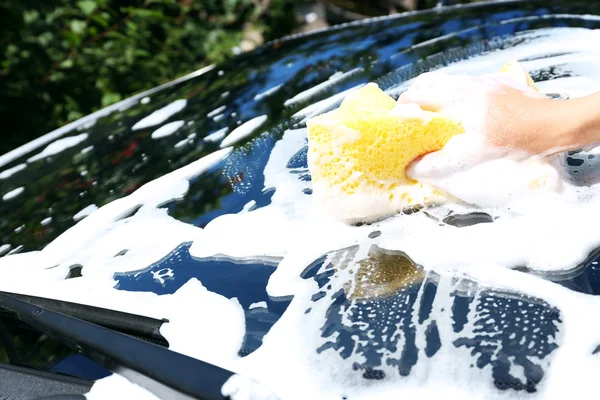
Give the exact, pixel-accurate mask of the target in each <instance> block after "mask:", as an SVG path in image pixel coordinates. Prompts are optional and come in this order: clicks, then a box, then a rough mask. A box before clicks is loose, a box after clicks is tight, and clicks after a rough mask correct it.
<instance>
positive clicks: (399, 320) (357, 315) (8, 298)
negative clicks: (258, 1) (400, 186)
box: [0, 0, 600, 399]
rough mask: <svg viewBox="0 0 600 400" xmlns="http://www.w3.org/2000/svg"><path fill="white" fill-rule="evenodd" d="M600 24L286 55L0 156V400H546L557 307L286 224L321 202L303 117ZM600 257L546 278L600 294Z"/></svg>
mask: <svg viewBox="0 0 600 400" xmlns="http://www.w3.org/2000/svg"><path fill="white" fill-rule="evenodd" d="M596 15H600V4H596V3H591V2H583V1H581V2H577V1H547V0H545V1H537V0H534V1H489V2H480V3H468V4H457V5H452V6H442V7H437V8H435V9H431V10H424V11H417V12H410V13H404V14H399V15H392V16H387V17H381V18H375V19H369V20H365V21H357V22H352V23H347V24H342V25H339V26H335V27H332V28H329V29H325V30H321V31H315V32H311V33H308V34H301V35H296V36H290V37H286V38H283V39H281V40H276V41H273V42H269V43H266V44H265V45H263V46H262V47H260V48H258V49H257V50H255V51H252V52H249V53H244V54H241V55H238V56H236V57H234V58H232V59H231V60H229V61H227V62H225V63H223V64H221V65H215V66H209V67H206V68H203V69H201V70H199V71H197V72H194V73H192V74H190V75H187V76H184V77H182V78H180V79H177V80H175V81H173V82H169V83H167V84H165V85H162V86H159V87H157V88H154V89H151V90H149V91H147V92H144V93H140V94H138V95H136V96H133V97H131V98H129V99H126V100H124V101H122V102H119V103H117V104H115V105H113V106H110V107H107V108H105V109H103V110H100V111H98V112H96V113H94V114H91V115H89V116H86V117H84V118H82V119H80V120H78V121H75V122H73V123H71V124H69V125H66V126H64V127H62V128H60V129H58V130H56V131H53V132H51V133H49V134H47V135H44V136H42V137H40V138H38V139H36V140H34V141H33V142H31V143H28V144H26V145H24V146H22V147H20V148H17V149H15V150H13V151H11V152H9V153H7V154H5V155H3V156H0V195H2V201H0V213H1V214H2V215H3V218H2V219H1V220H0V227H1V234H2V236H1V238H0V255H2V256H3V257H2V258H0V276H2V280H1V281H0V290H2V292H1V293H0V343H2V347H0V361H1V362H2V364H0V375H1V376H2V382H3V384H0V397H3V396H5V397H8V398H11V397H10V396H13V397H15V398H36V397H44V396H55V395H60V396H71V395H82V394H84V393H87V392H88V391H90V390H92V392H91V394H94V393H96V395H97V396H101V397H102V396H105V397H106V396H108V395H113V396H114V395H118V393H123V392H122V391H123V390H124V389H123V388H124V387H125V386H123V385H124V384H123V383H122V381H116V380H114V379H113V380H112V381H111V380H110V379H111V378H115V377H116V376H118V375H122V376H124V377H126V378H127V379H129V380H130V381H131V382H133V383H136V384H137V385H139V386H141V387H142V388H143V389H139V388H137V389H132V390H134V391H133V392H132V393H134V394H133V395H132V396H137V395H140V396H142V395H147V396H152V395H155V396H157V397H160V398H190V397H192V398H207V399H213V398H224V397H227V396H231V397H232V398H236V396H241V394H242V393H254V394H255V395H256V396H258V397H262V398H267V397H268V396H273V397H272V398H275V396H279V397H282V398H294V397H302V396H304V397H306V398H315V397H316V396H317V394H318V395H319V396H322V397H325V398H353V395H356V396H370V395H372V394H373V393H376V392H377V393H378V395H380V396H381V395H382V393H384V394H385V392H384V391H385V390H393V387H394V386H397V385H398V384H399V382H407V383H406V387H407V390H412V392H411V393H412V394H413V395H414V394H415V393H420V392H419V391H423V393H428V394H429V395H433V394H434V393H437V392H435V390H434V389H435V388H434V389H432V387H431V386H427V382H429V381H427V382H426V380H427V379H428V378H427V377H428V376H429V378H430V379H438V380H439V382H440V387H442V388H445V390H450V389H448V388H449V387H451V386H452V383H453V382H455V383H456V384H457V385H460V384H463V383H464V384H466V385H467V387H462V386H461V390H463V392H461V393H463V394H465V396H466V393H470V392H469V391H470V390H475V389H476V390H479V391H480V394H481V393H485V395H484V397H486V398H495V397H500V396H501V395H502V394H503V393H510V394H511V395H522V396H523V397H524V398H526V397H527V396H529V395H533V394H535V393H537V394H539V393H540V392H543V390H544V388H546V387H547V386H548V385H549V383H548V380H549V379H551V378H549V377H548V376H547V375H548V374H547V370H548V368H549V365H550V364H551V363H552V360H553V356H554V354H556V352H557V349H559V348H560V346H561V343H562V342H561V340H562V338H563V335H564V332H563V316H562V314H561V309H560V307H557V306H555V305H553V304H551V302H549V301H547V300H544V299H543V298H540V297H539V296H537V295H528V294H527V293H522V292H515V291H511V290H507V289H506V288H503V287H494V286H493V285H489V284H486V283H485V282H478V281H477V280H476V279H470V280H469V279H462V280H460V284H456V279H458V278H456V279H454V278H452V277H444V276H443V274H442V275H440V274H438V273H434V272H427V271H425V270H423V269H422V268H421V266H419V265H418V264H417V263H416V262H414V261H413V260H412V259H411V258H410V257H411V255H410V254H409V253H402V252H394V251H390V250H386V249H385V248H383V247H382V246H379V245H378V242H377V240H379V239H378V238H379V237H380V236H381V235H382V231H383V232H384V233H385V230H384V229H383V228H382V229H380V228H379V225H378V224H377V223H374V224H358V225H357V226H355V227H354V228H355V232H359V233H360V235H362V236H361V237H362V239H360V241H357V240H358V239H357V240H354V238H352V239H351V240H350V239H348V238H345V237H341V236H340V237H339V238H333V239H334V240H333V241H329V242H328V243H332V242H333V243H339V246H338V247H330V248H324V247H322V246H319V244H320V243H321V244H322V243H324V242H327V240H324V239H323V238H324V237H325V236H324V235H329V237H328V238H327V239H328V240H329V239H331V235H335V231H331V232H329V231H321V232H319V231H317V230H315V231H311V230H310V229H308V228H307V226H304V225H293V224H292V225H290V224H291V222H290V221H292V220H294V218H291V217H290V216H289V213H286V210H289V208H286V207H305V206H306V205H307V204H310V198H311V194H312V189H311V176H310V171H309V170H308V165H307V146H306V129H305V128H306V120H307V119H309V118H310V117H313V116H316V115H318V114H321V113H323V112H326V111H329V110H331V109H333V108H335V107H336V106H338V105H339V103H340V102H341V100H342V99H343V98H344V96H346V95H347V94H348V93H351V92H352V91H353V90H356V89H357V88H359V87H361V86H362V85H364V84H365V83H367V82H372V81H374V82H376V83H378V84H379V86H380V87H381V88H383V89H385V90H386V91H387V92H388V93H390V94H391V95H392V96H394V97H397V96H398V95H399V94H400V93H401V92H402V90H404V89H405V88H406V86H405V82H406V81H408V80H410V79H412V78H414V77H415V76H417V75H418V74H420V73H422V72H425V71H430V70H435V69H438V68H440V67H443V66H447V65H450V64H452V65H455V66H457V68H458V69H460V68H461V66H462V65H463V64H461V63H460V61H461V60H465V59H472V58H474V57H476V56H479V55H481V54H488V53H493V52H495V51H499V52H502V51H507V50H510V49H515V48H519V49H520V48H522V47H519V46H524V45H527V44H528V43H533V44H534V45H533V47H531V46H530V47H528V48H527V49H529V50H527V51H532V50H531V48H535V43H537V42H536V40H541V39H540V38H542V39H544V38H545V40H552V38H553V37H551V36H548V35H549V33H548V32H550V31H549V29H551V28H562V29H564V30H565V31H564V32H580V30H579V29H581V28H585V29H597V28H599V27H600V17H595V16H596ZM561 32H562V31H561ZM548 38H550V39H548ZM565 40H566V39H565ZM561 43H563V44H564V42H561ZM582 46H584V47H585V46H588V47H589V46H590V44H589V43H588V44H585V43H584V44H582ZM576 51H582V50H581V49H574V50H573V52H576ZM518 54H521V53H518ZM562 55H564V53H552V52H548V53H544V54H534V55H532V56H531V57H530V58H527V57H525V56H523V57H522V58H521V60H522V61H523V60H524V61H525V67H526V68H527V64H526V63H527V61H529V62H530V63H531V65H536V64H535V61H536V60H542V59H543V60H546V61H545V62H544V63H543V67H540V68H537V69H535V68H534V69H533V70H532V71H530V72H532V76H533V78H534V80H535V81H536V82H540V81H542V82H551V81H553V80H557V79H565V78H572V77H576V73H574V72H572V71H569V69H568V68H566V69H565V68H562V67H564V65H563V64H560V60H561V59H560V57H561V56H562ZM534 56H535V57H534ZM469 65H470V66H471V67H473V65H474V63H471V64H469ZM480 66H481V65H480ZM471 67H470V68H471ZM497 67H499V66H497ZM477 68H478V67H477ZM477 68H475V67H473V69H470V70H469V71H475V72H477ZM481 68H482V70H485V69H486V68H491V66H489V65H483V66H481ZM542 91H543V89H542ZM545 94H546V95H547V96H549V97H553V98H558V99H563V98H568V96H569V95H570V93H569V92H568V91H565V92H564V93H563V92H546V93H545ZM570 156H571V160H570V161H569V160H567V161H568V162H569V163H570V164H572V166H573V165H574V166H576V165H577V164H578V162H577V161H573V159H575V158H577V156H576V154H571V155H570ZM292 192H293V193H296V194H295V195H294V196H292V197H286V196H285V194H286V193H292ZM274 202H277V204H279V205H281V207H280V208H274V207H270V206H271V205H272V204H274ZM282 204H283V205H282ZM269 207H270V208H269ZM261 210H262V211H261ZM265 210H269V211H268V212H267V211H265ZM413 211H414V212H423V211H422V210H413ZM413 211H411V212H413ZM239 215H244V217H243V220H240V219H239V218H238V216H239ZM491 221H493V218H491V217H490V215H488V214H485V213H475V214H466V215H458V214H456V215H452V216H449V217H444V218H443V219H440V221H439V222H440V224H447V225H453V226H456V227H458V228H460V229H463V228H468V227H469V226H473V225H476V224H480V223H489V222H491ZM292 222H293V221H292ZM286 224H287V225H286ZM332 232H333V233H332ZM342 236H343V235H342ZM322 239H323V240H322ZM292 245H293V246H292ZM361 245H366V246H367V250H368V251H367V252H365V253H364V254H362V253H361V254H362V255H361V256H360V257H359V256H357V254H359V253H360V251H359V249H361V248H363V247H361ZM432 251H435V249H433V250H432ZM355 257H359V258H360V262H358V263H357V264H353V260H354V259H355ZM597 259H598V254H597V253H596V252H592V253H590V254H589V256H588V257H587V259H586V260H585V261H584V262H582V263H580V264H579V265H578V266H577V267H576V268H573V269H570V270H569V271H568V273H564V274H554V275H553V274H542V275H541V276H542V278H543V279H545V280H547V281H548V282H551V283H552V285H556V286H561V287H564V288H567V289H568V290H569V291H572V292H573V293H575V292H577V293H584V294H587V295H596V294H598V293H600V278H599V276H600V275H598V267H597V261H596V260H597ZM282 264H284V266H285V268H282ZM290 265H292V266H293V267H291V266H290ZM349 271H351V272H349ZM520 271H521V272H520V273H522V274H524V275H527V276H532V275H534V274H536V273H537V272H536V271H531V270H529V269H527V268H521V269H520ZM369 276H370V278H369ZM451 278H452V279H454V280H452V279H451ZM365 280H366V281H368V282H369V284H370V286H360V285H359V286H357V287H355V288H354V289H353V290H350V289H348V288H349V287H350V286H352V285H353V284H352V282H355V283H356V282H362V281H365ZM450 282H453V283H452V284H451V285H450ZM349 285H350V286H349ZM442 298H444V299H445V302H442V301H441V300H440V299H442ZM520 319H528V320H531V325H530V326H527V325H526V324H525V325H524V324H522V323H521V324H520V323H519V321H520ZM528 328H531V331H528ZM532 331H535V333H533V332H532ZM452 332H453V333H452ZM598 345H599V346H598V347H597V348H592V349H590V353H594V354H595V353H597V352H598V351H599V349H600V343H598ZM450 349H453V351H462V353H460V354H463V355H464V356H463V357H462V358H461V357H458V356H457V355H456V354H458V353H452V351H450ZM456 349H458V350H456ZM469 354H470V355H469ZM436 355H437V356H436ZM434 357H438V358H437V359H436V358H434ZM440 357H445V358H440ZM428 359H429V360H430V362H429V363H427V360H428ZM440 359H441V360H443V361H442V362H435V363H433V364H432V362H433V361H431V360H434V361H435V360H440ZM448 360H454V363H447V361H448ZM452 364H456V365H452ZM436 368H438V369H439V371H441V372H439V373H438V374H437V375H436V373H435V371H434V370H436ZM443 370H447V371H450V372H448V374H446V375H444V373H443ZM424 371H425V372H424ZM427 371H430V372H429V374H431V375H428V373H427ZM431 371H434V372H431ZM111 374H112V375H111ZM415 376H416V377H417V378H418V379H417V378H415ZM432 376H433V378H431V377H432ZM410 379H412V380H410ZM415 379H417V380H416V381H415ZM552 379H556V378H555V377H554V378H552ZM94 381H98V382H107V383H108V384H104V385H103V386H102V389H101V390H100V389H98V387H99V386H95V387H94V388H95V389H94V388H92V385H93V382H94ZM5 382H11V383H10V385H8V384H4V383H5ZM110 382H114V388H115V389H114V391H113V393H112V394H110V393H111V392H110V387H111V385H110ZM250 382H252V383H250ZM429 383H430V382H429ZM469 385H470V386H472V387H471V389H469ZM390 387H392V389H390ZM107 388H108V389H107ZM136 390H139V391H136ZM261 390H262V391H261ZM244 391H246V392H244ZM115 393H116V394H115ZM257 393H259V394H260V395H259V394H257ZM453 393H454V392H453ZM456 393H457V392H456ZM476 395H477V394H476ZM476 395H475V396H474V397H476ZM345 396H348V397H345ZM101 397H99V398H101ZM63 398H68V397H63ZM463 398H466V397H463Z"/></svg>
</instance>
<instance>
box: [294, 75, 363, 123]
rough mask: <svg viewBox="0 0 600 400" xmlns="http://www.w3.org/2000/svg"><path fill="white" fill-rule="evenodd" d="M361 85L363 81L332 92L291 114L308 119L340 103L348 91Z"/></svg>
mask: <svg viewBox="0 0 600 400" xmlns="http://www.w3.org/2000/svg"><path fill="white" fill-rule="evenodd" d="M363 86H365V84H364V83H362V84H360V85H356V86H354V87H351V88H350V89H347V90H344V91H343V92H340V93H337V94H334V95H333V96H331V97H328V98H326V99H323V100H321V101H318V102H316V103H313V104H310V105H308V106H306V107H304V108H303V109H302V110H300V111H298V112H297V113H295V114H294V115H293V116H294V117H298V118H303V120H304V121H306V119H308V118H312V117H314V116H316V115H319V114H321V113H323V112H325V111H328V110H329V109H330V108H331V107H333V106H335V105H337V104H339V103H341V102H342V100H344V98H345V97H346V96H348V95H349V94H350V93H352V92H354V91H355V90H358V89H360V88H361V87H363Z"/></svg>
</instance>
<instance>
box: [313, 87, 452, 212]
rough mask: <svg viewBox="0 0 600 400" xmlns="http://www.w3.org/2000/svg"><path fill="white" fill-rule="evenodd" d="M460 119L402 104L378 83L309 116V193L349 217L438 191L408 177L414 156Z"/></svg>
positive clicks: (435, 145) (436, 145)
mask: <svg viewBox="0 0 600 400" xmlns="http://www.w3.org/2000/svg"><path fill="white" fill-rule="evenodd" d="M463 131H464V130H463V127H462V125H461V124H460V123H459V122H457V121H454V120H452V119H451V118H449V117H446V116H443V115H441V114H439V113H435V112H429V111H422V110H421V109H420V108H419V107H418V106H416V105H400V104H396V102H395V101H394V100H393V99H392V98H391V97H390V96H388V95H387V94H385V93H384V92H383V91H381V89H379V87H378V86H377V85H376V84H373V83H371V84H368V85H367V86H365V87H364V88H361V89H359V90H357V91H356V92H354V93H352V94H350V95H348V96H347V97H346V98H345V99H344V101H343V102H342V104H341V106H340V108H338V109H337V110H334V111H332V112H329V113H327V114H323V115H320V116H318V117H316V118H313V119H311V120H309V121H308V139H309V156H308V158H309V167H310V171H311V174H312V181H313V196H315V198H317V200H318V201H320V202H322V203H323V204H325V205H326V206H330V207H329V208H330V211H331V212H333V213H334V214H335V215H337V216H338V217H339V218H341V219H343V220H346V221H348V222H356V221H362V220H368V219H374V218H379V217H384V216H387V215H391V214H395V213H397V212H398V211H400V210H401V209H402V208H403V207H405V206H407V205H410V204H415V203H422V202H425V201H426V200H427V199H428V198H432V199H435V198H436V197H439V196H440V193H439V192H437V191H436V190H434V189H433V188H431V187H426V186H425V185H422V184H419V183H417V182H415V181H412V180H410V179H409V178H407V177H406V175H405V169H406V167H407V166H408V164H409V163H410V162H411V161H413V160H414V159H415V158H417V157H419V156H421V155H423V154H426V153H430V152H432V151H436V150H439V149H441V148H442V147H443V146H444V145H445V144H446V142H447V141H448V140H449V139H450V138H451V137H452V136H454V135H457V134H459V133H462V132H463Z"/></svg>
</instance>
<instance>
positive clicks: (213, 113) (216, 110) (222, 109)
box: [206, 106, 227, 118]
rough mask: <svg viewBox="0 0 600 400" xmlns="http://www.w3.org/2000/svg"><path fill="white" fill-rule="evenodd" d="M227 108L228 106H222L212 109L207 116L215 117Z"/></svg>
mask: <svg viewBox="0 0 600 400" xmlns="http://www.w3.org/2000/svg"><path fill="white" fill-rule="evenodd" d="M226 109H227V106H221V107H217V108H215V109H214V110H212V111H211V112H209V113H208V114H206V116H207V117H208V118H213V117H215V116H217V115H219V114H222V113H223V111H225V110H226Z"/></svg>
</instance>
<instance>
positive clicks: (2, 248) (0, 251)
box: [0, 244, 12, 257]
mask: <svg viewBox="0 0 600 400" xmlns="http://www.w3.org/2000/svg"><path fill="white" fill-rule="evenodd" d="M11 247H12V246H11V245H10V244H2V245H0V257H1V256H3V255H5V254H6V253H8V251H9V250H10V248H11Z"/></svg>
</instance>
